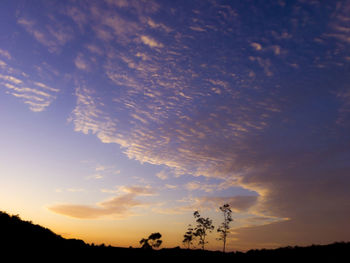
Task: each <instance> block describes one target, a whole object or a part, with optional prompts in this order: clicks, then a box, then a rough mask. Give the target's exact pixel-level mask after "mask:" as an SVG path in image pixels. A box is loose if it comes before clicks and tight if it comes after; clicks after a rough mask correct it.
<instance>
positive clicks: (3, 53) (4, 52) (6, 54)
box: [0, 48, 12, 59]
mask: <svg viewBox="0 0 350 263" xmlns="http://www.w3.org/2000/svg"><path fill="white" fill-rule="evenodd" d="M0 56H1V57H5V58H7V59H11V58H12V57H11V54H10V53H9V52H8V51H7V50H4V49H1V48H0Z"/></svg>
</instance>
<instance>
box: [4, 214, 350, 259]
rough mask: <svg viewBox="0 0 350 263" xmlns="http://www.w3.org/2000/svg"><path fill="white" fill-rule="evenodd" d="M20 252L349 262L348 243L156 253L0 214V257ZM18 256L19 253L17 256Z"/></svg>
mask: <svg viewBox="0 0 350 263" xmlns="http://www.w3.org/2000/svg"><path fill="white" fill-rule="evenodd" d="M13 251H15V252H16V253H18V252H23V253H24V254H23V255H25V256H26V259H28V257H29V258H31V257H33V258H35V259H38V258H40V257H42V256H44V255H51V256H52V255H55V257H56V258H57V257H65V256H67V255H69V257H70V258H71V259H73V258H74V257H75V258H77V259H78V258H79V259H80V260H81V259H88V260H92V259H99V260H101V259H113V258H114V259H116V258H125V257H127V258H140V259H145V258H147V257H152V258H158V259H161V258H162V259H167V258H169V259H171V258H176V257H179V258H187V259H194V258H203V257H205V259H207V258H218V257H225V258H227V259H230V260H231V259H232V260H235V261H236V262H257V261H258V260H259V261H260V260H267V261H269V262H296V261H300V260H302V261H306V260H308V261H311V262H340V261H344V259H345V262H346V261H349V252H350V242H336V243H332V244H328V245H312V246H307V247H300V246H294V247H292V246H288V247H281V248H276V249H252V250H249V251H247V252H238V251H237V252H228V253H222V252H220V251H209V250H204V251H203V250H199V249H196V250H192V249H191V250H188V249H181V248H180V247H175V248H162V249H160V250H151V251H149V250H147V251H146V250H144V249H141V248H122V247H113V246H105V245H104V244H102V245H94V244H87V243H85V242H84V241H83V240H79V239H66V238H63V237H62V236H60V235H58V234H56V233H54V232H53V231H51V230H50V229H48V228H45V227H43V226H40V225H37V224H33V223H32V222H31V221H24V220H22V219H21V218H20V217H19V216H18V215H9V214H7V213H6V212H3V211H0V252H1V253H2V254H6V253H13ZM18 255H21V254H18Z"/></svg>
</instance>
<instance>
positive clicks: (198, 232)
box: [193, 211, 214, 250]
mask: <svg viewBox="0 0 350 263" xmlns="http://www.w3.org/2000/svg"><path fill="white" fill-rule="evenodd" d="M193 216H194V218H195V219H196V223H197V226H196V227H195V228H194V232H193V235H194V236H195V237H198V238H199V241H198V244H199V245H201V246H202V249H203V250H204V246H205V244H206V243H208V242H207V241H205V239H206V237H207V232H208V231H209V232H211V231H213V229H214V226H213V221H212V220H211V219H209V218H208V217H207V218H204V217H201V215H200V214H199V212H198V211H195V212H194V213H193Z"/></svg>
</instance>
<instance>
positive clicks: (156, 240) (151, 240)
mask: <svg viewBox="0 0 350 263" xmlns="http://www.w3.org/2000/svg"><path fill="white" fill-rule="evenodd" d="M161 237H162V235H161V234H160V233H158V232H157V233H152V234H150V235H149V237H148V238H142V239H141V240H140V244H141V247H142V248H143V249H153V248H158V247H160V245H161V244H162V242H163V241H162V240H160V238H161Z"/></svg>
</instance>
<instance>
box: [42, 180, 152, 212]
mask: <svg viewBox="0 0 350 263" xmlns="http://www.w3.org/2000/svg"><path fill="white" fill-rule="evenodd" d="M119 191H121V192H122V193H121V194H119V195H117V196H115V197H113V198H110V199H107V200H105V201H103V202H100V203H98V204H97V205H95V206H93V205H75V204H57V205H52V206H49V207H48V209H49V210H50V211H52V212H54V213H57V214H61V215H65V216H69V217H73V218H78V219H95V218H101V217H112V218H124V217H127V216H130V215H132V214H133V213H132V211H131V209H132V208H134V207H139V206H144V205H146V203H145V202H141V201H139V200H137V199H136V197H138V196H148V195H153V194H154V191H153V190H152V189H150V188H148V187H146V188H143V187H140V186H131V187H121V188H119Z"/></svg>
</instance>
